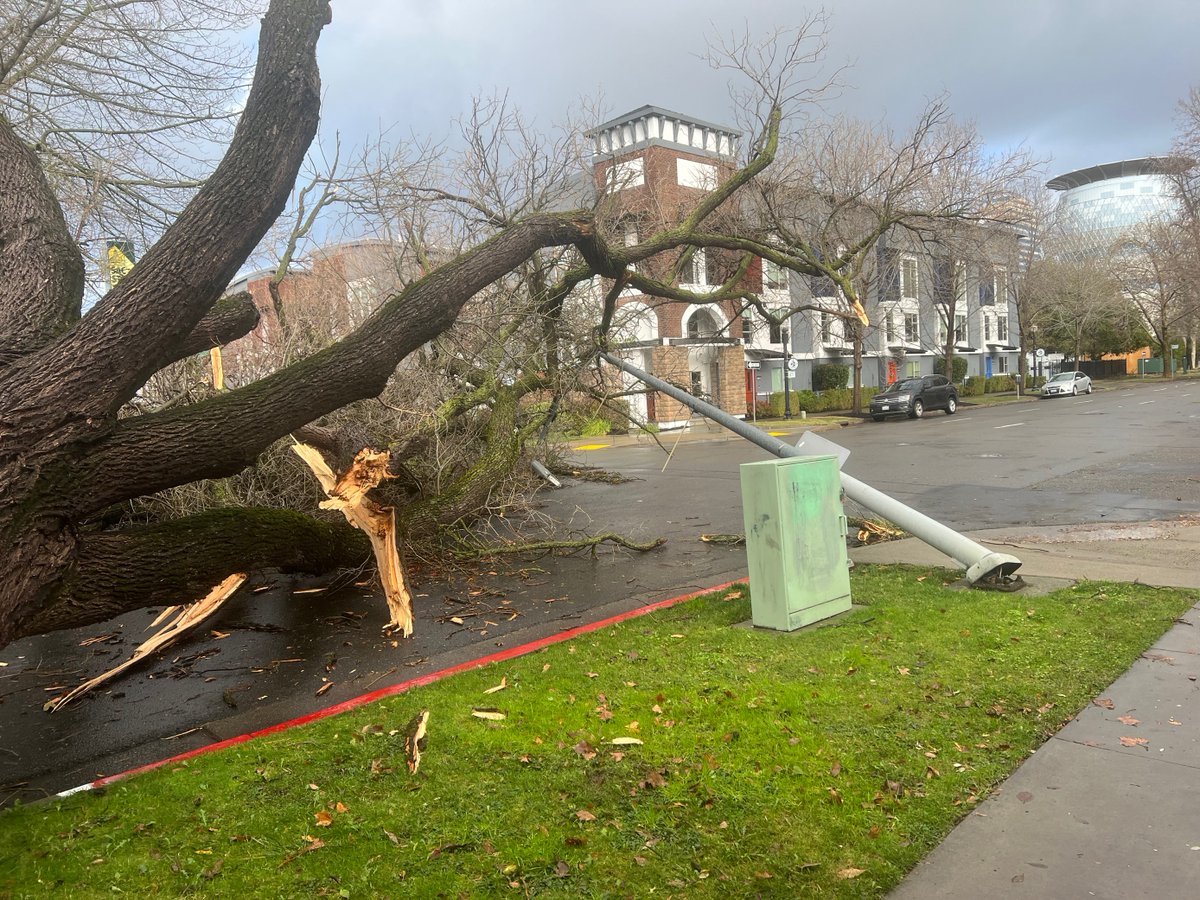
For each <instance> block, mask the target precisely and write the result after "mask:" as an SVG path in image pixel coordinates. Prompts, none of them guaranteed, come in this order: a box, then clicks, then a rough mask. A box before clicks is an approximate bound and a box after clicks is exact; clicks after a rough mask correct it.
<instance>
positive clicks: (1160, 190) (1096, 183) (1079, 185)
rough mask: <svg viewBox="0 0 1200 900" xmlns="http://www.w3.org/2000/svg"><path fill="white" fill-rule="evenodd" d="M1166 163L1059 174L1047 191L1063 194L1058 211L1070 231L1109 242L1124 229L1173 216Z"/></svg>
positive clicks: (1136, 162) (1128, 163)
mask: <svg viewBox="0 0 1200 900" xmlns="http://www.w3.org/2000/svg"><path fill="white" fill-rule="evenodd" d="M1166 163H1167V160H1166V159H1165V158H1164V157H1159V156H1147V157H1144V158H1142V159H1126V160H1122V161H1121V162H1113V163H1104V164H1102V165H1099V166H1090V167H1089V168H1086V169H1079V170H1077V171H1075V172H1068V173H1066V174H1065V175H1059V176H1058V177H1057V178H1052V179H1051V180H1050V181H1048V182H1046V187H1048V188H1050V189H1051V190H1054V191H1062V192H1063V194H1062V197H1061V198H1060V200H1059V205H1058V210H1059V214H1060V215H1061V216H1062V217H1063V219H1062V221H1063V224H1064V225H1065V226H1066V227H1067V228H1068V229H1069V230H1071V231H1074V232H1076V233H1078V234H1085V235H1088V236H1089V237H1091V238H1093V239H1095V240H1098V241H1102V242H1104V243H1105V244H1108V243H1109V242H1111V240H1115V239H1116V238H1117V237H1118V236H1119V234H1120V233H1121V232H1122V231H1126V230H1128V229H1129V228H1132V227H1134V226H1136V225H1140V224H1142V223H1144V222H1150V221H1153V220H1154V219H1158V218H1165V217H1167V216H1169V215H1170V214H1171V213H1172V211H1173V210H1174V203H1175V201H1174V198H1173V197H1172V195H1171V186H1170V182H1169V181H1168V180H1167V178H1166V177H1165V176H1164V175H1163V171H1164V167H1165V165H1166Z"/></svg>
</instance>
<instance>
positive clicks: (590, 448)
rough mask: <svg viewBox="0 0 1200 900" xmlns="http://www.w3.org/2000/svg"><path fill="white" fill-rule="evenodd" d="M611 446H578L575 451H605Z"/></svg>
mask: <svg viewBox="0 0 1200 900" xmlns="http://www.w3.org/2000/svg"><path fill="white" fill-rule="evenodd" d="M611 446H612V444H580V445H579V446H578V447H576V448H575V449H576V450H607V449H608V448H609V447H611Z"/></svg>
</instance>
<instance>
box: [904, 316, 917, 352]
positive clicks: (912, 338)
mask: <svg viewBox="0 0 1200 900" xmlns="http://www.w3.org/2000/svg"><path fill="white" fill-rule="evenodd" d="M920 325H921V323H920V319H919V318H918V317H917V314H916V313H905V314H904V341H905V343H908V344H916V343H918V342H919V341H920V340H921V330H920Z"/></svg>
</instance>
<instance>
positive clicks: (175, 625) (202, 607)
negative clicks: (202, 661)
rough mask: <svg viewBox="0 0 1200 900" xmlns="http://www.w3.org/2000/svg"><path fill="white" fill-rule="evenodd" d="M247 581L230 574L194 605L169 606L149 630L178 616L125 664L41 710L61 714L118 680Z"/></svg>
mask: <svg viewBox="0 0 1200 900" xmlns="http://www.w3.org/2000/svg"><path fill="white" fill-rule="evenodd" d="M245 580H246V575H245V574H244V573H241V572H238V573H235V574H233V575H230V576H229V577H228V578H226V579H225V580H224V581H222V582H221V583H220V584H218V585H217V586H216V587H215V588H213V589H212V590H211V591H209V592H208V595H207V596H205V597H203V598H202V599H200V600H197V601H195V602H194V603H189V604H188V605H187V606H184V607H182V608H181V607H178V606H168V607H167V608H166V609H164V610H163V611H162V612H161V613H159V615H158V618H157V619H155V620H154V621H153V622H151V623H150V626H149V627H150V628H153V627H154V626H155V625H157V624H158V623H159V622H161V621H163V620H164V619H166V618H168V617H170V616H171V615H172V614H175V618H174V619H172V620H171V621H170V622H169V623H167V625H165V626H164V627H163V628H161V629H160V630H159V631H157V632H155V634H154V636H153V637H151V638H149V639H148V640H146V641H143V642H142V643H141V644H139V645H138V647H137V649H136V650H134V651H133V655H132V656H130V657H129V659H127V660H125V662H123V663H121V664H120V665H118V666H114V667H113V668H111V669H109V670H108V671H107V672H104V673H103V674H100V675H97V676H96V677H95V678H90V679H88V680H87V681H85V682H84V683H83V684H81V685H78V686H76V687H74V688H72V689H71V690H69V691H67V693H65V694H60V695H59V696H57V697H54V698H53V699H51V700H49V701H47V702H46V704H45V705H44V706H43V707H42V709H44V710H45V711H46V712H58V711H59V710H60V709H62V708H63V707H64V706H66V705H67V704H68V703H70V702H71V701H72V700H75V699H76V698H78V697H82V696H83V695H84V694H86V693H87V692H88V691H90V690H92V689H93V688H95V687H96V686H98V685H101V684H104V682H106V681H109V680H111V679H112V678H115V677H116V676H117V675H120V674H121V673H122V672H124V671H125V670H126V669H128V668H130V667H131V666H134V665H137V664H138V663H139V662H141V661H142V660H143V659H145V658H146V657H148V656H150V655H151V654H153V653H156V652H158V651H159V650H161V649H163V648H164V647H168V646H170V645H171V644H173V643H175V642H176V641H177V640H179V639H180V638H181V637H183V636H184V635H185V634H187V633H188V632H189V631H191V630H192V629H193V628H195V627H196V626H197V625H199V624H200V623H201V622H203V621H205V620H206V619H208V618H209V617H210V616H212V615H213V614H214V613H215V612H216V611H217V610H218V609H220V608H221V606H222V605H223V604H224V603H225V601H226V600H228V599H229V598H230V597H232V596H233V595H234V593H235V592H236V591H237V589H238V588H240V587H241V586H242V584H243V582H245Z"/></svg>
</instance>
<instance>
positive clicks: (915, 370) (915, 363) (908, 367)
mask: <svg viewBox="0 0 1200 900" xmlns="http://www.w3.org/2000/svg"><path fill="white" fill-rule="evenodd" d="M904 377H905V378H920V377H921V362H920V360H915V359H911V360H909V361H908V362H906V363H905V364H904Z"/></svg>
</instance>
